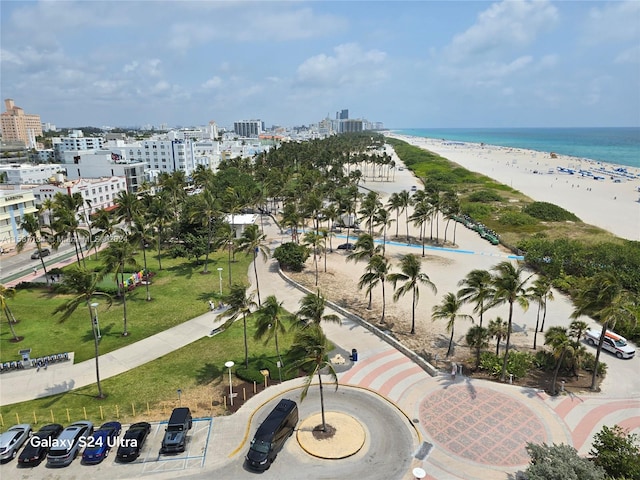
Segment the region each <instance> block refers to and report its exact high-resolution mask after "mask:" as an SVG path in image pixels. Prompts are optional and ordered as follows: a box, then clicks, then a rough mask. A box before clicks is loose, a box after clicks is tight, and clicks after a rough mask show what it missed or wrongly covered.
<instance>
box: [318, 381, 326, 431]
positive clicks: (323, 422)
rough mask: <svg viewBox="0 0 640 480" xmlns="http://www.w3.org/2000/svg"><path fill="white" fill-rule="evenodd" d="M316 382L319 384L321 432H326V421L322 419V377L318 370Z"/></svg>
mask: <svg viewBox="0 0 640 480" xmlns="http://www.w3.org/2000/svg"><path fill="white" fill-rule="evenodd" d="M318 382H319V383H320V411H321V413H322V431H323V432H326V431H327V421H326V420H325V418H324V394H323V392H322V375H320V369H318Z"/></svg>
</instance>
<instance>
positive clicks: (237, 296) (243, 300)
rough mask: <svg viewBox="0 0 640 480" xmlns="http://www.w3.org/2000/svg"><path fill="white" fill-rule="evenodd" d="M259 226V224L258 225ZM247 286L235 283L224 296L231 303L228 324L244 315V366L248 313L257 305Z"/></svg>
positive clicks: (245, 361)
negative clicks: (248, 292)
mask: <svg viewBox="0 0 640 480" xmlns="http://www.w3.org/2000/svg"><path fill="white" fill-rule="evenodd" d="M256 227H257V225H256ZM247 288H248V287H247V286H246V285H243V284H241V283H234V284H233V285H232V286H231V288H230V289H229V293H228V294H227V295H225V297H224V303H226V304H227V305H229V309H228V310H227V311H226V312H225V313H224V315H223V318H227V319H228V320H227V324H231V323H233V322H235V321H236V320H237V319H238V318H239V317H240V316H242V328H243V334H244V366H245V368H249V342H248V340H247V315H248V314H250V313H251V310H252V309H254V308H255V307H256V306H257V305H256V302H254V301H253V293H251V294H249V295H247Z"/></svg>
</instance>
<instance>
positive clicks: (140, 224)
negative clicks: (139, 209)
mask: <svg viewBox="0 0 640 480" xmlns="http://www.w3.org/2000/svg"><path fill="white" fill-rule="evenodd" d="M129 239H130V240H131V241H132V242H134V243H138V242H139V244H140V245H141V246H142V262H143V264H144V273H145V275H146V276H147V281H146V282H145V287H146V290H147V302H150V301H151V293H150V292H149V284H150V283H151V282H149V269H148V268H147V248H148V247H149V244H150V243H151V242H152V241H153V230H152V229H151V225H150V224H149V222H148V221H147V220H146V219H145V217H143V216H142V215H136V216H135V217H133V224H132V225H131V235H130V237H129Z"/></svg>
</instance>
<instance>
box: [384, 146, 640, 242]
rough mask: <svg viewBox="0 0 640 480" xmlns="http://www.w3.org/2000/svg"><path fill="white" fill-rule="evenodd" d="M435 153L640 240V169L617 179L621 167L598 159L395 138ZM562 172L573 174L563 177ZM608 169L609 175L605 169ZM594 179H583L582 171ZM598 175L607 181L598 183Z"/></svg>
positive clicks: (592, 222)
mask: <svg viewBox="0 0 640 480" xmlns="http://www.w3.org/2000/svg"><path fill="white" fill-rule="evenodd" d="M389 136H390V137H393V138H398V139H401V140H404V141H406V142H408V143H410V144H412V145H415V146H417V147H420V148H424V149H426V150H429V151H432V152H434V153H437V154H439V155H441V156H442V157H445V158H447V159H449V160H451V161H452V162H455V163H457V164H459V165H462V166H463V167H465V168H467V169H468V170H471V171H474V172H478V173H481V174H484V175H486V176H488V177H491V178H493V179H494V180H497V181H498V182H500V183H504V184H505V185H509V186H511V187H513V188H514V189H516V190H519V191H520V192H522V193H524V194H525V195H527V196H529V197H531V198H533V199H535V200H538V201H545V202H550V203H554V204H556V205H559V206H561V207H563V208H565V209H566V210H569V211H570V212H573V213H574V214H576V215H577V216H578V217H579V218H580V219H581V220H582V221H583V222H585V223H588V224H591V225H596V226H598V227H601V228H603V229H605V230H608V231H610V232H612V233H613V234H615V235H617V236H619V237H621V238H626V239H628V240H636V241H638V240H640V190H639V189H640V176H639V175H640V169H638V168H633V167H622V168H626V171H627V172H628V176H625V175H616V174H613V173H612V172H614V169H615V168H619V167H620V166H617V165H612V164H605V163H600V162H596V161H593V160H587V159H581V158H576V157H569V156H565V155H557V156H556V158H552V156H551V153H550V152H549V153H543V152H537V151H533V150H524V149H517V148H509V147H499V146H494V145H481V144H476V143H461V142H450V141H446V140H440V139H431V138H422V137H411V136H406V135H396V134H390V135H389ZM558 167H561V168H565V169H571V170H574V171H575V173H574V174H569V173H565V172H561V171H559V170H558ZM603 169H604V170H603ZM581 170H582V171H585V172H587V171H588V172H591V173H592V174H593V176H588V175H585V176H582V175H580V174H579V173H578V172H580V171H581ZM594 176H597V177H602V178H601V179H598V180H594V178H593V177H594ZM631 177H634V178H631Z"/></svg>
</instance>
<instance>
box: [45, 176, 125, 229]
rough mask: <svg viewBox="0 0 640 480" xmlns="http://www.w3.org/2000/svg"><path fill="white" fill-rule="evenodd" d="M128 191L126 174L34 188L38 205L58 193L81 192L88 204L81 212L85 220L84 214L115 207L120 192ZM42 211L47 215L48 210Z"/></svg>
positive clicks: (71, 193)
mask: <svg viewBox="0 0 640 480" xmlns="http://www.w3.org/2000/svg"><path fill="white" fill-rule="evenodd" d="M126 191H127V179H126V178H125V177H124V176H113V177H104V178H80V179H77V180H70V181H63V182H59V183H51V184H48V185H41V186H37V187H35V188H34V189H33V197H34V198H35V201H36V203H37V204H38V205H42V203H43V202H44V201H45V200H48V199H53V198H54V197H55V196H56V194H57V193H61V194H62V195H73V194H75V193H78V192H79V193H80V194H81V195H82V198H83V199H84V201H85V205H86V208H85V209H83V210H82V211H81V212H80V220H81V221H82V222H85V221H86V219H85V218H82V217H83V216H84V215H91V214H93V213H95V212H96V211H98V210H100V209H102V208H107V209H108V208H110V207H113V206H114V205H115V203H114V199H115V198H116V197H117V196H118V194H119V193H120V192H126ZM89 205H90V207H89ZM42 213H43V217H47V215H48V213H47V212H44V211H43V212H42ZM44 222H45V223H49V219H48V218H44Z"/></svg>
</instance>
